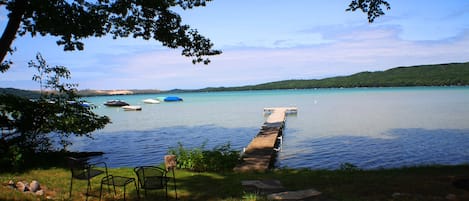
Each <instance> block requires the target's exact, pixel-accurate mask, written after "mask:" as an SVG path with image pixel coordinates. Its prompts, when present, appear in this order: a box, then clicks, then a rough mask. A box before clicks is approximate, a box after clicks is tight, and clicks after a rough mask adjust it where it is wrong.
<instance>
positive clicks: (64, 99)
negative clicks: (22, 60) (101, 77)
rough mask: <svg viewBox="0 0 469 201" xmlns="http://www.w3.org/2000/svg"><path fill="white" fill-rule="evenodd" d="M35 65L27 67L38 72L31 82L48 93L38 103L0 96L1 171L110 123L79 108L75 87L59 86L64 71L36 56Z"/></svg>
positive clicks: (62, 68)
mask: <svg viewBox="0 0 469 201" xmlns="http://www.w3.org/2000/svg"><path fill="white" fill-rule="evenodd" d="M37 61H38V62H39V63H35V62H33V61H31V62H30V67H33V68H36V69H37V70H38V75H35V76H34V77H33V79H34V80H36V81H38V82H39V83H40V85H41V88H43V89H48V90H52V91H51V92H48V93H45V92H44V93H43V94H42V95H41V97H40V98H39V99H27V98H24V97H19V96H16V95H12V94H2V95H0V119H1V125H0V127H1V128H2V135H1V138H0V153H1V154H0V156H1V163H2V164H0V166H1V168H15V167H19V166H20V165H21V164H22V163H23V162H24V161H25V160H26V158H27V157H32V156H33V155H34V154H35V153H38V152H45V151H49V150H51V149H52V148H53V146H52V144H53V142H54V140H58V141H59V142H58V143H59V144H60V145H62V146H63V149H64V150H65V149H66V147H67V146H68V145H70V144H71V142H70V141H69V137H70V136H71V135H75V136H86V137H91V134H90V133H91V132H92V131H94V130H96V129H101V128H104V126H105V125H106V124H107V123H109V122H110V120H109V118H108V117H106V116H98V115H97V114H95V113H93V111H92V110H91V109H92V108H91V107H85V106H83V105H82V103H83V101H81V100H80V99H79V97H78V96H77V95H76V89H75V88H73V87H74V86H76V85H74V84H62V83H61V82H60V79H69V78H70V72H69V71H68V70H67V69H66V68H65V67H63V66H55V67H50V66H48V65H47V63H46V62H45V60H44V59H43V58H42V56H41V55H40V54H38V55H37Z"/></svg>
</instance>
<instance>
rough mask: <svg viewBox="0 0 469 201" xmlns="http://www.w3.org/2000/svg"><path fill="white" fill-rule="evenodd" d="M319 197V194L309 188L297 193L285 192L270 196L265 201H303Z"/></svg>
mask: <svg viewBox="0 0 469 201" xmlns="http://www.w3.org/2000/svg"><path fill="white" fill-rule="evenodd" d="M319 195H321V192H319V191H317V190H316V189H313V188H310V189H305V190H299V191H285V192H281V193H274V194H270V195H268V196H267V200H305V199H309V198H312V197H315V196H319Z"/></svg>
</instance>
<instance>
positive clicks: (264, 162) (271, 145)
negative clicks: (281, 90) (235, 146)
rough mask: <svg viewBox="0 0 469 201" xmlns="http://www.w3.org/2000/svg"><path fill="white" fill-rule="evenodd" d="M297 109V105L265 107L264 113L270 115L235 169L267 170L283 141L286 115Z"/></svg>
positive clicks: (245, 170) (239, 170)
mask: <svg viewBox="0 0 469 201" xmlns="http://www.w3.org/2000/svg"><path fill="white" fill-rule="evenodd" d="M297 111H298V109H297V108H296V107H278V108H264V113H266V114H267V115H269V116H268V117H267V120H266V121H265V123H264V124H263V125H262V127H261V129H260V130H259V133H258V134H257V135H256V137H254V138H253V139H252V141H251V143H249V145H248V146H247V147H246V148H245V150H244V153H243V156H242V162H241V163H240V164H239V165H237V166H236V167H235V168H234V171H237V172H247V171H265V170H267V169H269V168H270V167H272V166H273V163H274V161H275V159H276V153H277V151H278V149H279V145H280V143H281V141H282V134H283V128H284V126H285V120H286V115H287V114H289V113H296V112H297Z"/></svg>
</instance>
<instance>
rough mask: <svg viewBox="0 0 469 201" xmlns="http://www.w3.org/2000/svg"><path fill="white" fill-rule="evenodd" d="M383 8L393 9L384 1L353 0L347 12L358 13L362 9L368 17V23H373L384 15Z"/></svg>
mask: <svg viewBox="0 0 469 201" xmlns="http://www.w3.org/2000/svg"><path fill="white" fill-rule="evenodd" d="M381 6H384V7H386V9H387V10H390V9H391V5H390V4H389V3H388V2H387V1H384V0H353V1H352V2H351V3H350V4H349V7H348V8H347V9H346V11H356V10H358V9H360V10H361V11H363V12H364V13H367V15H368V22H370V23H372V22H373V21H374V20H375V19H376V18H377V17H379V16H381V15H384V12H383V9H382V8H381Z"/></svg>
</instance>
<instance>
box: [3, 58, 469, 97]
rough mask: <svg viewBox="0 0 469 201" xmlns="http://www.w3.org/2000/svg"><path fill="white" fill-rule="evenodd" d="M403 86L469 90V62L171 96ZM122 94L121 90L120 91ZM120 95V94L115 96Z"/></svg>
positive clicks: (28, 93)
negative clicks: (227, 92) (453, 87)
mask: <svg viewBox="0 0 469 201" xmlns="http://www.w3.org/2000/svg"><path fill="white" fill-rule="evenodd" d="M402 86H469V62H467V63H451V64H438V65H422V66H412V67H398V68H393V69H389V70H386V71H378V72H361V73H357V74H353V75H350V76H341V77H332V78H325V79H313V80H285V81H278V82H270V83H265V84H259V85H249V86H241V87H217V88H213V87H209V88H204V89H198V90H180V89H177V90H171V91H169V92H172V93H177V92H186V91H191V92H206V91H241V90H269V89H308V88H340V87H344V88H351V87H402ZM120 91H122V90H120ZM114 92H116V91H115V90H111V91H104V92H103V91H102V90H84V91H80V92H79V93H80V94H81V95H84V96H96V95H112V94H114ZM125 92H126V93H125V94H145V93H161V92H168V91H159V90H125ZM5 93H10V94H17V95H21V96H26V97H29V98H33V97H38V96H39V93H38V92H37V91H26V90H19V89H12V88H3V89H2V88H0V94H5ZM115 94H119V93H115Z"/></svg>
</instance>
